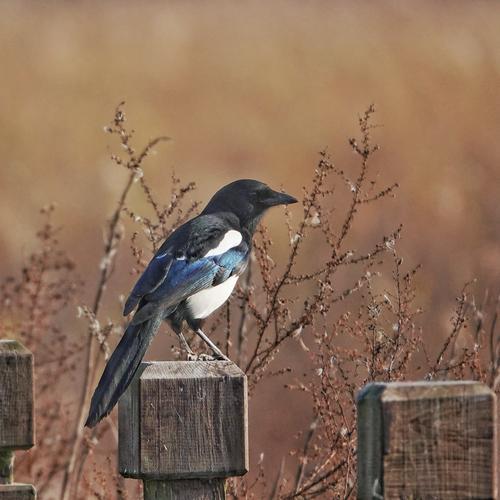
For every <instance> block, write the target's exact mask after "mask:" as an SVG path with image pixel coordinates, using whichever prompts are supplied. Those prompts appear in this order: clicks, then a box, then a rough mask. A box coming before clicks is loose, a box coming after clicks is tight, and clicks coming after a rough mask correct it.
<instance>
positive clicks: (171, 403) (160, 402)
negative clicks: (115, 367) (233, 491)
mask: <svg viewBox="0 0 500 500" xmlns="http://www.w3.org/2000/svg"><path fill="white" fill-rule="evenodd" d="M247 413H248V404H247V381H246V377H245V375H244V374H243V372H242V371H241V370H240V369H239V368H238V367H237V366H236V365H235V364H233V363H231V362H227V361H170V362H154V363H142V365H141V367H140V369H139V373H138V374H137V375H136V377H135V378H134V381H133V382H132V384H131V385H130V387H129V388H128V389H127V391H126V393H125V394H124V396H123V397H122V398H121V400H120V403H119V410H118V419H119V468H120V473H121V474H122V475H123V476H125V477H132V478H137V479H142V480H143V481H144V498H145V500H152V499H158V500H160V499H162V500H167V499H191V500H197V499H207V500H208V499H224V498H225V491H224V486H225V478H228V477H232V476H240V475H243V474H245V473H246V472H247V471H248V415H247Z"/></svg>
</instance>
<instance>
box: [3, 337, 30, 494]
mask: <svg viewBox="0 0 500 500" xmlns="http://www.w3.org/2000/svg"><path fill="white" fill-rule="evenodd" d="M33 443H34V425H33V354H31V352H30V351H28V350H27V349H26V348H25V347H24V346H23V345H22V344H21V343H19V342H17V341H16V340H0V500H3V499H5V500H7V499H8V500H32V499H34V498H35V496H36V492H35V489H34V488H33V486H32V485H31V484H20V483H14V451H15V450H25V449H28V448H31V447H32V446H33Z"/></svg>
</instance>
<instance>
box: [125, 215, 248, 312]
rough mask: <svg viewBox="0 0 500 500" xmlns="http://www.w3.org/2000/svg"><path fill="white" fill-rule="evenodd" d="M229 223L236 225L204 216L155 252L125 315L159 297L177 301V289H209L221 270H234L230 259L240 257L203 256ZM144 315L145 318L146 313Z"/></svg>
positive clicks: (191, 221) (191, 222)
mask: <svg viewBox="0 0 500 500" xmlns="http://www.w3.org/2000/svg"><path fill="white" fill-rule="evenodd" d="M230 222H232V224H234V221H231V220H230V219H227V218H226V219H224V218H221V217H217V216H214V215H201V216H198V217H195V218H194V219H192V220H190V221H188V222H186V223H185V224H183V225H182V226H181V227H179V228H178V229H177V230H176V231H174V232H173V233H172V235H171V236H170V237H169V238H168V239H167V240H166V241H165V242H164V243H163V245H162V246H161V247H160V249H159V250H158V251H157V252H156V254H155V256H154V257H153V259H152V260H151V262H150V263H149V264H148V266H147V267H146V269H145V270H144V273H143V274H142V276H141V277H140V278H139V280H138V281H137V283H136V285H135V286H134V288H133V290H132V292H131V293H130V296H129V297H128V299H127V301H126V303H125V307H124V311H123V314H124V315H127V314H129V313H131V312H132V311H133V310H134V309H135V308H136V307H137V306H138V305H139V308H140V309H141V308H144V303H145V302H149V301H151V302H156V301H157V300H158V297H161V298H162V299H164V298H165V297H170V296H171V297H172V300H174V299H175V297H176V293H175V288H177V287H179V290H180V292H179V293H181V292H182V290H183V287H184V286H185V287H186V288H187V291H189V290H190V287H192V288H193V289H195V288H196V289H202V288H203V287H206V286H210V284H211V281H210V280H211V279H213V278H214V276H215V275H217V272H219V276H220V270H219V271H217V269H218V267H220V266H222V267H224V266H228V269H229V268H231V265H232V260H231V259H236V260H238V258H239V257H238V255H236V254H234V255H233V254H232V253H228V255H225V254H220V255H216V256H214V258H213V259H204V257H203V256H204V255H205V254H206V253H207V252H208V251H209V250H211V249H213V248H216V247H217V245H219V243H220V242H221V240H222V239H223V238H224V235H225V234H226V233H227V232H228V231H229V230H231V229H232V228H233V227H234V225H231V224H230ZM245 249H246V250H245ZM230 250H235V248H232V249H230ZM240 250H242V251H243V252H245V251H247V250H248V247H247V246H246V244H245V243H243V244H242V245H241V249H240ZM226 253H227V252H226ZM214 266H215V267H214ZM214 273H215V274H214ZM167 276H168V279H167ZM224 279H227V278H224ZM222 281H224V280H222ZM222 281H220V282H222ZM205 283H207V284H206V285H205ZM200 287H201V288H200ZM168 302H171V301H170V300H169V301H168ZM142 315H146V312H143V313H142ZM139 317H141V315H139Z"/></svg>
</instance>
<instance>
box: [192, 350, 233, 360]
mask: <svg viewBox="0 0 500 500" xmlns="http://www.w3.org/2000/svg"><path fill="white" fill-rule="evenodd" d="M187 359H188V361H222V360H227V358H221V357H220V356H217V355H211V354H207V353H205V352H202V353H201V354H195V353H194V352H191V353H188V355H187Z"/></svg>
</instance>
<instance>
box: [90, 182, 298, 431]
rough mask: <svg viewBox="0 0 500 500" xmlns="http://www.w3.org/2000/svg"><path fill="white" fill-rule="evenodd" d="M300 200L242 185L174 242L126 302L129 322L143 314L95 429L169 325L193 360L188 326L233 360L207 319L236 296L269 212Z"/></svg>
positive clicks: (100, 405)
mask: <svg viewBox="0 0 500 500" xmlns="http://www.w3.org/2000/svg"><path fill="white" fill-rule="evenodd" d="M296 201H297V200H296V199H295V198H294V197H292V196H290V195H288V194H285V193H280V192H278V191H273V190H272V189H271V188H270V187H268V186H267V185H266V184H263V183H262V182H258V181H255V180H249V179H243V180H238V181H235V182H232V183H231V184H228V185H227V186H224V187H223V188H221V189H220V190H219V191H217V193H215V195H214V196H213V197H212V199H211V200H210V201H209V203H208V205H207V206H206V207H205V209H204V210H203V212H202V213H201V214H200V215H198V216H197V217H195V218H193V219H191V220H189V221H188V222H186V223H185V224H183V225H182V226H181V227H179V228H178V229H177V230H175V231H174V232H173V233H172V234H171V235H170V236H169V237H168V238H167V240H166V241H165V242H164V243H163V245H162V246H161V247H160V249H159V250H158V251H157V252H156V254H155V255H154V257H153V258H152V260H151V262H150V263H149V265H148V266H147V268H146V269H145V271H144V273H143V274H142V276H141V277H140V278H139V280H138V281H137V283H136V285H135V286H134V288H133V290H132V292H131V293H130V296H129V297H128V299H127V301H126V303H125V308H124V315H128V314H130V313H131V312H132V311H133V310H134V309H135V310H136V311H135V314H134V316H133V318H132V320H131V322H130V323H129V325H128V327H127V329H126V330H125V333H124V334H123V337H122V338H121V340H120V342H119V344H118V345H117V347H116V349H115V350H114V352H113V354H112V355H111V358H110V359H109V361H108V363H107V365H106V367H105V369H104V372H103V374H102V376H101V379H100V380H99V384H98V386H97V388H96V390H95V392H94V395H93V397H92V402H91V405H90V411H89V416H88V418H87V422H86V424H85V425H86V426H87V427H93V426H95V425H96V424H97V423H98V422H99V421H100V420H101V419H102V418H104V417H105V416H106V415H108V414H109V413H110V411H111V410H112V409H113V407H114V406H115V405H116V403H117V401H118V399H119V398H120V396H121V395H122V394H123V392H124V391H125V389H126V388H127V387H128V385H129V384H130V382H131V381H132V379H133V377H134V375H135V373H136V371H137V369H138V367H139V365H140V363H141V360H142V358H143V357H144V354H145V353H146V350H147V348H148V346H149V344H150V343H151V341H152V340H153V337H154V335H155V334H156V332H157V330H158V328H159V327H160V325H161V323H162V321H164V320H167V321H168V322H169V323H170V326H171V327H172V329H173V330H174V332H175V333H176V334H177V335H178V337H179V340H180V342H181V345H182V347H183V348H184V350H186V351H187V353H188V357H189V358H191V359H192V358H194V357H195V355H194V353H193V352H192V351H191V349H190V348H189V345H188V343H187V341H186V339H185V338H184V336H183V333H182V329H183V325H184V324H187V326H188V327H189V328H190V329H191V330H193V331H194V332H196V334H198V335H199V336H200V337H201V338H202V339H203V340H204V341H205V342H206V343H207V344H208V346H209V347H210V348H211V350H212V351H213V353H214V356H215V358H216V359H226V360H227V357H226V356H225V355H224V354H223V353H222V352H221V351H220V350H219V348H218V347H217V346H216V345H215V344H214V343H213V342H212V341H211V340H210V339H209V338H208V337H207V336H206V335H205V334H204V333H203V331H202V330H201V323H202V320H203V319H204V318H206V317H207V316H209V315H210V314H211V313H212V312H214V311H215V310H216V309H217V308H219V307H220V306H221V305H222V304H224V302H225V301H226V300H227V299H228V298H229V296H230V295H231V292H232V291H233V289H234V287H235V285H236V282H237V281H238V277H239V276H241V274H242V273H243V272H244V270H245V268H246V266H247V264H248V259H249V258H250V251H251V247H252V237H253V234H254V232H255V228H256V227H257V224H258V223H259V221H260V219H261V218H262V216H263V215H264V212H265V211H266V210H267V209H268V208H270V207H273V206H276V205H288V204H291V203H296Z"/></svg>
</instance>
